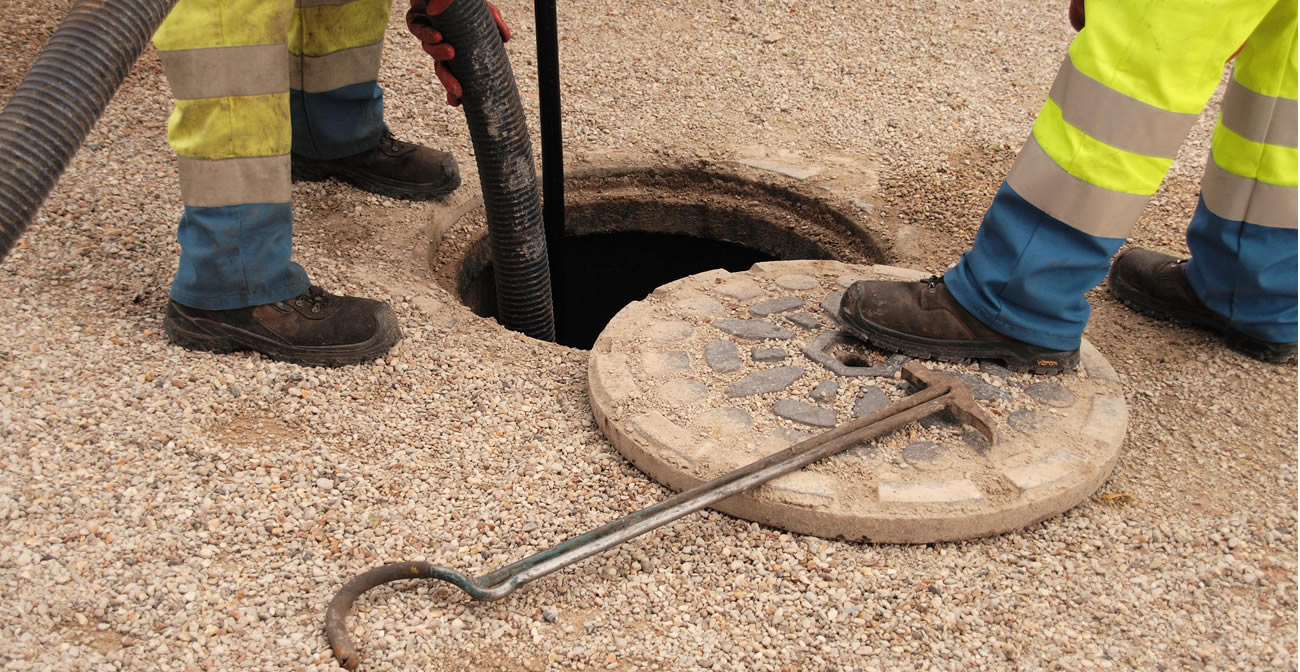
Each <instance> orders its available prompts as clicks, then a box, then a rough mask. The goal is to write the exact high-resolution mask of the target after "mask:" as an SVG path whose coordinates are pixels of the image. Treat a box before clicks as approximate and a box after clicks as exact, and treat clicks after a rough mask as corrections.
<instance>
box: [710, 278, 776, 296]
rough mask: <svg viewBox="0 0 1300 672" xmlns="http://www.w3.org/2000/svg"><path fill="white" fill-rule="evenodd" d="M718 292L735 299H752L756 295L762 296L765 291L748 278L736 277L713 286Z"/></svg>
mask: <svg viewBox="0 0 1300 672" xmlns="http://www.w3.org/2000/svg"><path fill="white" fill-rule="evenodd" d="M714 290H715V291H717V292H718V293H719V294H722V295H723V296H729V297H731V298H733V299H736V300H737V301H744V300H746V299H752V298H754V297H756V296H762V295H764V294H766V293H767V292H764V291H763V290H762V289H759V287H758V284H756V283H755V282H754V281H753V280H750V279H749V278H738V279H736V280H730V281H727V282H724V283H722V284H721V285H718V286H717V287H715V288H714Z"/></svg>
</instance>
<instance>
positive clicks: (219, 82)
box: [158, 44, 289, 100]
mask: <svg viewBox="0 0 1300 672" xmlns="http://www.w3.org/2000/svg"><path fill="white" fill-rule="evenodd" d="M158 56H159V58H161V59H162V64H163V68H164V70H165V71H166V72H167V81H168V82H169V83H170V84H171V87H172V96H173V97H174V98H178V99H181V100H188V99H193V98H220V97H222V96H257V95H262V94H268V93H280V92H282V91H286V90H288V88H289V80H288V77H287V75H286V72H285V71H286V70H287V68H288V61H289V54H288V53H286V52H285V50H284V45H283V44H259V45H249V46H242V47H208V48H204V49H180V50H177V51H160V52H158Z"/></svg>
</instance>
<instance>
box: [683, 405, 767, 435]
mask: <svg viewBox="0 0 1300 672" xmlns="http://www.w3.org/2000/svg"><path fill="white" fill-rule="evenodd" d="M696 422H698V423H699V424H700V426H701V427H704V428H705V429H710V430H714V431H716V432H724V433H726V432H743V431H745V430H747V429H749V428H750V427H753V426H754V418H753V417H752V416H750V414H749V413H748V412H747V411H745V410H744V409H742V408H731V407H727V408H714V409H710V410H708V411H705V412H704V413H701V414H700V416H699V417H698V418H696Z"/></svg>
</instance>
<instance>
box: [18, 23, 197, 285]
mask: <svg viewBox="0 0 1300 672" xmlns="http://www.w3.org/2000/svg"><path fill="white" fill-rule="evenodd" d="M175 4H176V0H81V1H80V2H77V3H76V4H75V5H73V6H72V9H71V10H70V11H69V12H68V15H67V17H65V18H64V19H63V22H62V23H60V24H59V27H58V28H57V29H55V31H54V33H53V34H52V35H51V36H50V39H49V41H48V42H46V44H45V47H44V48H42V49H41V52H40V53H39V54H38V55H37V56H36V61H35V62H34V63H32V68H31V70H29V71H28V72H27V76H26V77H24V78H23V81H22V82H20V83H19V84H18V88H17V89H16V90H15V91H14V94H13V96H12V97H10V98H9V101H8V102H7V103H5V106H4V109H3V110H2V111H0V260H3V259H4V258H5V256H6V255H7V254H9V250H11V249H13V246H14V244H15V243H17V242H18V237H19V236H21V235H22V233H23V231H24V230H25V229H26V228H27V225H28V224H29V223H30V222H31V220H32V218H33V217H35V216H36V211H37V209H39V208H40V207H41V203H44V202H45V197H46V196H48V195H49V193H50V190H52V189H53V188H54V183H55V182H57V181H58V179H59V176H60V175H61V174H63V170H64V168H67V166H68V162H69V161H71V160H72V156H73V155H74V154H76V153H77V149H78V148H80V147H81V143H82V142H83V141H85V139H86V135H87V134H88V133H90V128H91V126H93V125H94V124H95V120H96V119H98V118H99V115H100V114H102V113H103V112H104V108H105V107H107V106H108V101H109V100H111V99H112V97H113V93H114V92H116V91H117V88H118V87H119V86H121V85H122V80H124V79H126V75H127V72H129V71H130V70H131V65H132V64H134V63H135V60H136V59H137V58H138V57H139V56H140V52H141V51H143V50H144V47H145V45H146V44H148V43H149V38H150V37H152V36H153V34H154V31H156V30H157V29H158V26H159V25H161V24H162V21H163V19H164V18H166V17H167V13H168V12H170V11H171V9H172V6H173V5H175Z"/></svg>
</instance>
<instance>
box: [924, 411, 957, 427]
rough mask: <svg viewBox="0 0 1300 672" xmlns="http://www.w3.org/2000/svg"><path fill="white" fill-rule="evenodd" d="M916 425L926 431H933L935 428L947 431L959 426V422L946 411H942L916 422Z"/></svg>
mask: <svg viewBox="0 0 1300 672" xmlns="http://www.w3.org/2000/svg"><path fill="white" fill-rule="evenodd" d="M917 424H919V425H921V426H922V427H925V428H926V429H934V428H936V427H937V428H940V429H949V428H952V427H956V426H958V425H960V424H961V422H960V421H958V420H957V416H955V415H953V414H952V413H951V412H950V411H948V410H947V409H944V410H942V411H939V412H938V413H931V414H930V415H927V416H925V417H924V418H921V419H920V420H917Z"/></svg>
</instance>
